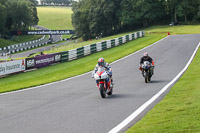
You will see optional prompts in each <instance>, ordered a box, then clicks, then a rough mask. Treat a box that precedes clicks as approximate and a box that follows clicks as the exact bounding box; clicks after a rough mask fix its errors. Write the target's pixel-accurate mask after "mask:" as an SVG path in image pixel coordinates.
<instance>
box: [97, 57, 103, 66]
mask: <svg viewBox="0 0 200 133" xmlns="http://www.w3.org/2000/svg"><path fill="white" fill-rule="evenodd" d="M98 65H99V66H104V58H102V57H101V58H99V59H98Z"/></svg>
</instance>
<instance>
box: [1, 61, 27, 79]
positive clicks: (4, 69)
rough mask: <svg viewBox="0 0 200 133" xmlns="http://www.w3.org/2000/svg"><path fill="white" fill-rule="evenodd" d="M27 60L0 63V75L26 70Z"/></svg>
mask: <svg viewBox="0 0 200 133" xmlns="http://www.w3.org/2000/svg"><path fill="white" fill-rule="evenodd" d="M25 66H26V65H25V60H24V59H23V60H15V61H9V62H2V63H0V76H2V75H6V74H11V73H16V72H20V71H24V70H25Z"/></svg>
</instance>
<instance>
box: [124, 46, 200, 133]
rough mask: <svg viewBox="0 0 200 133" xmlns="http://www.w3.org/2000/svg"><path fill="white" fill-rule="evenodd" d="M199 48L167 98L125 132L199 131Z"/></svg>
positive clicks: (175, 132) (166, 132) (163, 132)
mask: <svg viewBox="0 0 200 133" xmlns="http://www.w3.org/2000/svg"><path fill="white" fill-rule="evenodd" d="M199 59H200V50H198V52H197V54H196V56H195V58H194V60H193V62H192V64H191V65H190V66H189V68H188V70H187V71H186V72H185V73H184V75H183V76H182V77H181V78H180V80H179V81H178V82H177V83H176V84H175V85H174V86H173V87H172V88H171V90H170V92H169V93H168V94H167V95H166V96H165V97H164V99H163V100H162V101H161V102H160V103H159V104H157V105H156V106H155V107H154V108H153V109H152V110H151V111H149V113H147V115H145V117H144V118H143V119H142V120H140V121H139V122H137V123H136V124H135V125H134V126H133V127H132V128H130V129H129V130H128V131H127V132H126V133H199V132H200V126H199V123H200V112H199V110H200V102H199V99H200V88H199V86H200V67H199V65H200V61H199Z"/></svg>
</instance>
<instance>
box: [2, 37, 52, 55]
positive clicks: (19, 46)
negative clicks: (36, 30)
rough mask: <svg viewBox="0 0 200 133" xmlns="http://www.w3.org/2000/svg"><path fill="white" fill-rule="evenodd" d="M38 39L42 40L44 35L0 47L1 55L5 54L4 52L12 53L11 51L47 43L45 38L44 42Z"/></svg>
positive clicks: (14, 51)
mask: <svg viewBox="0 0 200 133" xmlns="http://www.w3.org/2000/svg"><path fill="white" fill-rule="evenodd" d="M40 41H41V42H44V41H45V36H43V37H42V38H40V39H38V40H35V41H29V42H25V43H19V44H14V45H11V46H7V47H3V48H0V53H1V55H3V56H5V55H6V53H8V54H13V53H16V52H19V51H24V50H27V49H32V48H35V47H39V46H41V45H45V44H47V43H48V40H46V41H45V42H44V43H40ZM34 43H36V44H34ZM37 43H39V44H37Z"/></svg>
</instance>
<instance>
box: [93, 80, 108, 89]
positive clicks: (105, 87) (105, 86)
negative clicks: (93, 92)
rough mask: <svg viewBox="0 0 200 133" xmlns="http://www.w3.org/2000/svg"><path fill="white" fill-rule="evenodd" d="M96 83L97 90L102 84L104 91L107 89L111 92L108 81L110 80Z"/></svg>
mask: <svg viewBox="0 0 200 133" xmlns="http://www.w3.org/2000/svg"><path fill="white" fill-rule="evenodd" d="M96 83H97V87H98V88H99V85H100V84H102V83H103V84H104V89H105V90H107V89H108V90H109V91H110V90H111V88H110V84H111V80H110V79H109V81H108V82H106V80H97V81H96Z"/></svg>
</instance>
